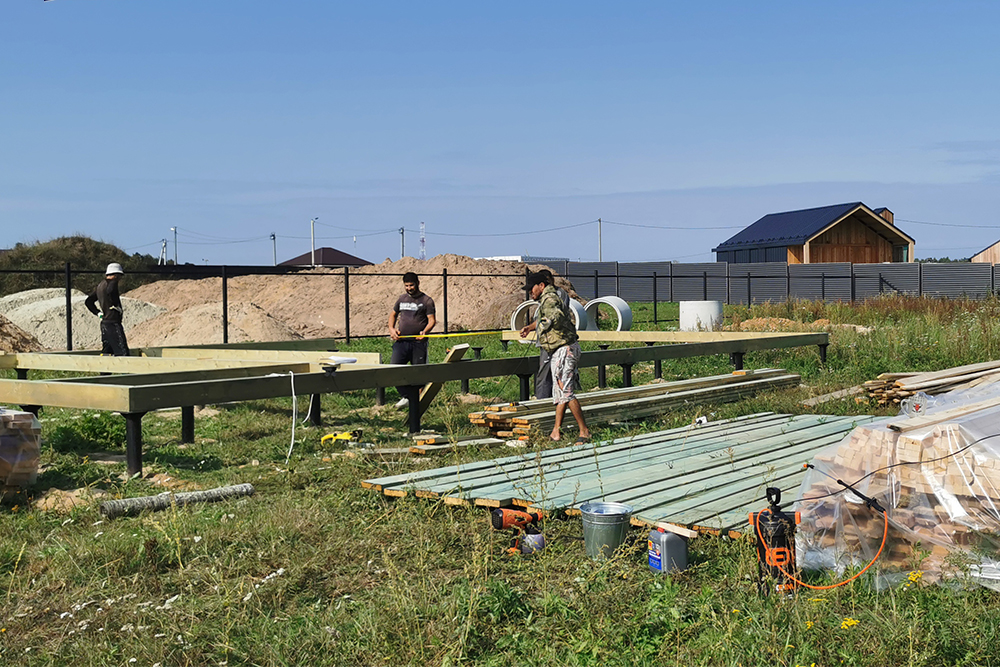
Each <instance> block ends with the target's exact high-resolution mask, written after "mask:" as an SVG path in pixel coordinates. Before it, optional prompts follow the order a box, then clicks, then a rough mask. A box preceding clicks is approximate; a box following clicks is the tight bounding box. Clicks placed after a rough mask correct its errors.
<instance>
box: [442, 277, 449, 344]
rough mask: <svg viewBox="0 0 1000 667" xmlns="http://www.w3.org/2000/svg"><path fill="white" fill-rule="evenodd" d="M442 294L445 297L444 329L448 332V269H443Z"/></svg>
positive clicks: (444, 331)
mask: <svg viewBox="0 0 1000 667" xmlns="http://www.w3.org/2000/svg"><path fill="white" fill-rule="evenodd" d="M441 296H442V297H444V329H443V331H442V333H448V269H441Z"/></svg>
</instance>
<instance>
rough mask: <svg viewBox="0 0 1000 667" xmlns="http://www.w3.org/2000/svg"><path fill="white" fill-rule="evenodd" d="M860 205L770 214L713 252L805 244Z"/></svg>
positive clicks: (838, 205)
mask: <svg viewBox="0 0 1000 667" xmlns="http://www.w3.org/2000/svg"><path fill="white" fill-rule="evenodd" d="M859 206H864V204H862V203H861V202H859V201H856V202H851V203H849V204H836V205H835V206H821V207H820V208H807V209H803V210H801V211H786V212H784V213H770V214H768V215H765V216H764V217H763V218H761V219H760V220H758V221H757V222H755V223H753V224H752V225H750V226H749V227H747V228H746V229H744V230H743V231H741V232H739V233H737V234H736V235H735V236H733V237H731V238H730V239H728V240H726V241H725V242H723V243H722V244H720V245H719V246H718V247H715V248H712V252H719V251H720V250H735V249H737V248H761V247H766V246H789V245H802V244H803V243H805V242H806V241H807V240H809V239H810V238H811V237H812V236H814V235H815V234H816V233H817V232H819V231H820V230H822V229H824V228H825V227H828V226H829V225H831V224H833V223H834V222H836V221H837V220H839V219H840V218H842V217H844V216H845V215H847V214H848V213H850V212H851V211H853V210H854V209H856V208H858V207H859Z"/></svg>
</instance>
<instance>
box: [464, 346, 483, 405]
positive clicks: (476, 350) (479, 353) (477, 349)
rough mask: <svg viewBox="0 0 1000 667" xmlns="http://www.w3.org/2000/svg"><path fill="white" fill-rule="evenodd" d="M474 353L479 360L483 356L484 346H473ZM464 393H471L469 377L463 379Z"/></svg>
mask: <svg viewBox="0 0 1000 667" xmlns="http://www.w3.org/2000/svg"><path fill="white" fill-rule="evenodd" d="M472 354H473V355H475V357H476V361H479V360H480V359H482V358H483V348H482V347H481V346H480V347H474V348H472ZM462 393H463V394H468V393H469V379H468V378H466V379H464V380H462Z"/></svg>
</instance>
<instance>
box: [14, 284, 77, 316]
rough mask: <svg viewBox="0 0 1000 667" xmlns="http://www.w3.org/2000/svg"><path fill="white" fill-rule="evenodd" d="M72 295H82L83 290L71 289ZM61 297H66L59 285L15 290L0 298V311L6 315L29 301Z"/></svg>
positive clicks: (63, 289)
mask: <svg viewBox="0 0 1000 667" xmlns="http://www.w3.org/2000/svg"><path fill="white" fill-rule="evenodd" d="M71 294H72V296H83V295H84V294H83V292H81V291H80V290H72V291H71ZM59 297H62V298H63V299H65V298H66V289H65V288H60V287H41V288H38V289H29V290H24V291H23V292H15V293H14V294H8V295H7V296H5V297H3V298H0V313H3V314H4V315H6V314H7V313H9V312H10V311H12V310H14V309H15V308H20V307H21V306H26V305H28V304H29V303H35V302H36V301H47V300H49V299H56V298H59Z"/></svg>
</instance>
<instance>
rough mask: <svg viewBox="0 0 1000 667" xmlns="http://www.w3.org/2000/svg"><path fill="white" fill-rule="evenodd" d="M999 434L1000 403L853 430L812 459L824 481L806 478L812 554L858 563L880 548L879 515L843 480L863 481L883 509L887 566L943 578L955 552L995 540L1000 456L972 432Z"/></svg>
mask: <svg viewBox="0 0 1000 667" xmlns="http://www.w3.org/2000/svg"><path fill="white" fill-rule="evenodd" d="M998 427H1000V399H991V400H986V401H981V402H978V403H973V404H969V405H965V406H962V407H958V408H953V409H949V410H939V411H937V412H936V413H933V412H932V413H931V414H925V415H921V416H919V417H912V418H908V419H906V418H903V419H899V420H896V421H893V422H890V423H888V424H885V423H883V424H882V425H881V426H859V427H858V428H856V429H855V430H854V431H852V433H851V434H850V436H849V437H848V438H845V439H844V441H843V442H841V443H840V444H839V445H837V446H836V447H833V448H829V449H827V450H825V451H823V452H821V453H820V454H818V455H817V456H815V457H814V459H813V463H814V464H816V465H818V466H819V467H820V468H821V469H823V470H825V471H826V472H827V473H829V476H827V475H812V476H811V479H810V480H807V483H808V487H807V488H806V489H805V490H804V491H803V493H802V498H803V505H802V518H803V524H802V526H801V529H800V530H801V531H802V532H803V534H804V535H806V539H807V543H808V544H809V549H811V550H820V551H823V550H827V551H828V553H829V554H836V552H838V551H839V552H840V554H839V555H840V556H842V555H843V553H845V552H846V553H847V554H851V555H852V556H853V557H854V560H855V561H856V562H862V561H864V560H866V559H870V558H871V557H872V556H873V555H874V553H875V551H876V550H877V548H878V545H879V543H880V542H881V539H882V533H883V526H884V522H883V519H882V517H881V515H880V514H877V513H876V512H875V511H873V510H870V509H868V508H867V507H866V506H865V505H864V504H863V503H861V502H858V499H857V498H856V497H853V494H849V493H848V492H845V490H844V487H843V486H842V485H840V484H838V483H837V481H836V480H838V479H841V480H844V481H846V482H848V483H854V482H856V481H859V480H863V481H861V483H860V484H859V485H858V489H859V490H860V491H861V492H863V493H865V494H866V495H868V496H871V497H874V498H877V499H878V500H879V502H880V503H881V504H882V505H883V506H884V507H886V509H887V510H888V512H889V517H890V519H891V525H890V528H889V533H888V538H887V540H886V547H885V551H884V552H883V554H882V556H881V557H880V559H879V561H880V563H881V564H882V566H883V567H884V566H886V565H890V566H895V567H898V568H899V569H902V570H907V569H920V570H922V571H924V572H925V574H927V575H928V576H929V577H930V578H929V579H928V580H929V581H933V580H935V579H936V578H938V577H940V576H941V575H942V574H943V573H945V572H948V571H949V567H950V565H949V563H950V562H952V561H954V560H955V559H954V554H955V553H956V552H965V553H966V554H968V555H970V556H971V555H972V554H973V553H977V552H981V551H980V550H981V547H982V544H983V541H984V540H986V541H989V542H995V541H996V540H998V539H1000V456H998V455H997V452H996V450H994V449H993V448H992V446H990V445H988V444H986V443H987V442H989V440H988V439H987V440H983V441H982V442H979V435H978V434H992V433H998V432H1000V428H998ZM829 494H833V495H830V496H829V497H827V496H828V495H829ZM821 496H822V497H824V498H822V499H820V497H821ZM810 498H816V499H817V501H815V502H813V503H810V502H809V499H810ZM917 544H919V545H920V546H919V549H917V548H915V545H917ZM863 545H864V548H862V546H863ZM922 555H926V557H925V558H921V557H920V556H922ZM824 560H826V561H827V562H831V561H834V562H835V561H837V560H839V558H838V557H834V558H828V559H824Z"/></svg>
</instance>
